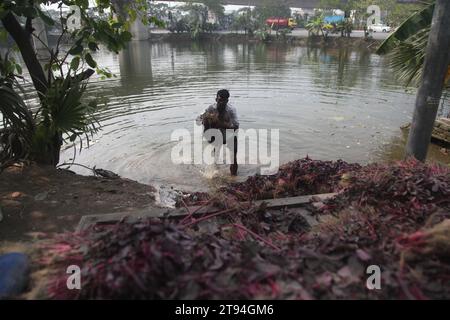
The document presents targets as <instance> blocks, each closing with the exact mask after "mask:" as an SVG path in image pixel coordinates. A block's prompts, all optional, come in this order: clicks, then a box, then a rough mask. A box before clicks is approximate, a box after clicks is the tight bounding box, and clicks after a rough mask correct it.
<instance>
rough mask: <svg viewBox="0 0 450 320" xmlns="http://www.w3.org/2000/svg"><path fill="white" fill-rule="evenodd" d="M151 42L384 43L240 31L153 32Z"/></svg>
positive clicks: (362, 45)
mask: <svg viewBox="0 0 450 320" xmlns="http://www.w3.org/2000/svg"><path fill="white" fill-rule="evenodd" d="M148 41H151V42H161V41H183V42H185V41H186V42H191V41H220V42H223V43H282V44H291V45H298V46H307V45H309V46H314V47H315V46H318V47H340V46H342V45H345V46H350V47H352V48H359V49H368V50H371V51H375V50H376V48H377V47H378V46H379V45H380V44H381V43H382V40H377V39H364V38H356V37H351V38H346V37H328V38H323V37H321V36H313V37H304V36H296V35H287V36H286V37H282V36H278V37H276V36H275V35H270V36H269V38H268V39H267V40H265V41H263V40H261V39H259V38H258V37H257V36H248V35H246V34H240V33H202V34H200V36H199V38H198V39H197V40H193V39H192V38H191V35H190V34H189V33H153V34H152V35H151V38H150V39H149V40H148Z"/></svg>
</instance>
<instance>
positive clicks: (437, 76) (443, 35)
mask: <svg viewBox="0 0 450 320" xmlns="http://www.w3.org/2000/svg"><path fill="white" fill-rule="evenodd" d="M449 14H450V1H448V0H437V1H436V7H435V9H434V14H433V21H432V24H431V31H430V36H429V38H428V46H427V51H426V55H425V62H424V67H423V78H422V81H421V85H420V88H419V91H418V92H417V98H416V107H415V110H414V115H413V120H412V124H411V130H410V132H409V136H408V143H407V145H406V156H407V157H410V156H412V157H415V158H416V159H417V160H420V161H425V159H426V157H427V152H428V145H429V144H430V140H431V133H432V131H433V126H434V121H435V120H436V115H437V111H438V108H439V101H440V99H441V95H442V89H443V86H444V79H445V75H446V73H447V68H448V65H449V51H450V19H449V18H448V15H449Z"/></svg>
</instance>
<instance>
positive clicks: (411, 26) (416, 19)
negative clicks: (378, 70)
mask: <svg viewBox="0 0 450 320" xmlns="http://www.w3.org/2000/svg"><path fill="white" fill-rule="evenodd" d="M434 5H435V1H433V2H432V3H430V4H428V5H427V6H425V7H424V8H423V9H422V10H420V11H418V12H416V13H414V14H413V15H412V16H411V17H409V18H408V19H407V20H406V21H405V22H403V23H402V24H401V25H400V27H398V28H397V30H395V31H394V32H393V33H392V34H391V35H390V36H389V37H388V38H387V39H386V40H384V41H383V43H382V44H381V45H380V47H379V48H378V50H377V53H378V54H385V53H388V52H389V51H391V50H392V49H393V48H395V46H396V44H397V43H398V41H404V40H406V39H408V38H409V37H411V36H413V35H415V34H417V33H418V32H419V31H420V30H422V29H424V28H426V27H429V26H431V21H432V19H433V12H434Z"/></svg>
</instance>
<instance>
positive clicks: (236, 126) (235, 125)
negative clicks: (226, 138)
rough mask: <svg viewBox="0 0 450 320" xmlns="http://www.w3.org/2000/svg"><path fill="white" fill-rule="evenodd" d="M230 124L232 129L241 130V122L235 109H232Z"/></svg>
mask: <svg viewBox="0 0 450 320" xmlns="http://www.w3.org/2000/svg"><path fill="white" fill-rule="evenodd" d="M229 114H230V122H231V125H232V127H233V128H232V129H235V130H236V129H239V121H238V117H237V112H236V109H234V108H233V107H230V113H229Z"/></svg>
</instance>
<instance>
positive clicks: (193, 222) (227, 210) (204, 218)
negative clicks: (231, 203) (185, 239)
mask: <svg viewBox="0 0 450 320" xmlns="http://www.w3.org/2000/svg"><path fill="white" fill-rule="evenodd" d="M234 210H236V209H235V208H230V209H226V210H222V211H219V212H216V213H212V214H210V215H207V216H204V217H201V218H199V219H196V220H194V221H192V222H189V223H188V224H185V225H184V226H183V228H187V227H190V226H192V225H194V224H196V223H199V222H202V221H204V220H208V219H210V218H212V217H215V216H218V215H221V214H223V213H227V212H231V211H234Z"/></svg>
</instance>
